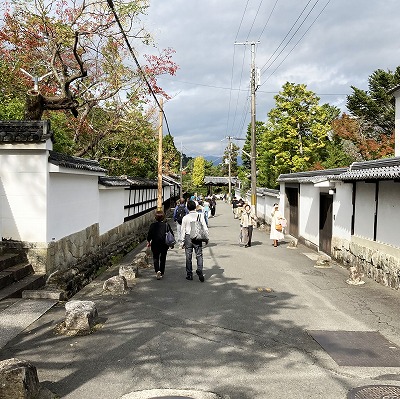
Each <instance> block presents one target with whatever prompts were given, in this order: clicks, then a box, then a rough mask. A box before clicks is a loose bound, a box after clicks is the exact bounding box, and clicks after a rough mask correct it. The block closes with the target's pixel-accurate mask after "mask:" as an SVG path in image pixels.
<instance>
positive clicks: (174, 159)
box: [163, 134, 181, 174]
mask: <svg viewBox="0 0 400 399" xmlns="http://www.w3.org/2000/svg"><path fill="white" fill-rule="evenodd" d="M180 164H181V154H180V152H179V151H178V150H177V149H176V147H175V143H174V138H173V137H172V136H171V135H170V134H167V135H166V136H164V137H163V171H164V173H166V174H170V173H173V174H177V173H179V168H180Z"/></svg>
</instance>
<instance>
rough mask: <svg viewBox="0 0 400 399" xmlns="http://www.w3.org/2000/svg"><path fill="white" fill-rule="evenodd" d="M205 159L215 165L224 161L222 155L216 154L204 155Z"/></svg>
mask: <svg viewBox="0 0 400 399" xmlns="http://www.w3.org/2000/svg"><path fill="white" fill-rule="evenodd" d="M204 159H205V160H206V161H208V162H212V163H213V165H215V166H216V165H219V164H220V163H221V162H222V158H221V157H217V156H215V155H206V156H205V157H204Z"/></svg>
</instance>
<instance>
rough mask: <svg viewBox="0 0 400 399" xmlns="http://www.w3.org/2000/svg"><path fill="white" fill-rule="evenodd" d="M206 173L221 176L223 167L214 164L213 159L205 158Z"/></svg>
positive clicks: (206, 174)
mask: <svg viewBox="0 0 400 399" xmlns="http://www.w3.org/2000/svg"><path fill="white" fill-rule="evenodd" d="M204 174H205V176H221V168H220V166H219V165H214V163H213V161H207V160H205V165H204Z"/></svg>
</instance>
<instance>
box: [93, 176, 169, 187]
mask: <svg viewBox="0 0 400 399" xmlns="http://www.w3.org/2000/svg"><path fill="white" fill-rule="evenodd" d="M99 184H101V185H102V186H106V187H130V186H137V187H149V188H150V187H151V188H154V187H157V186H158V184H157V182H156V181H155V180H151V179H145V178H142V177H129V176H100V177H99ZM163 185H164V184H163Z"/></svg>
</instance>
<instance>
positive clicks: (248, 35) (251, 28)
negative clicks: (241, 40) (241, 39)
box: [246, 0, 264, 42]
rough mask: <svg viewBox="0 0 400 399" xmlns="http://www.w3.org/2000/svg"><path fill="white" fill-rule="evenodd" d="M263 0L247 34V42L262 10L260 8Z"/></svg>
mask: <svg viewBox="0 0 400 399" xmlns="http://www.w3.org/2000/svg"><path fill="white" fill-rule="evenodd" d="M263 1H264V0H261V1H260V4H259V5H258V9H257V12H256V15H255V16H254V19H253V23H252V24H251V26H250V30H249V33H248V34H247V37H246V42H247V41H248V40H249V37H250V33H251V31H252V30H253V26H254V24H255V22H256V19H257V16H258V13H259V12H260V8H261V5H262V3H263Z"/></svg>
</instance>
